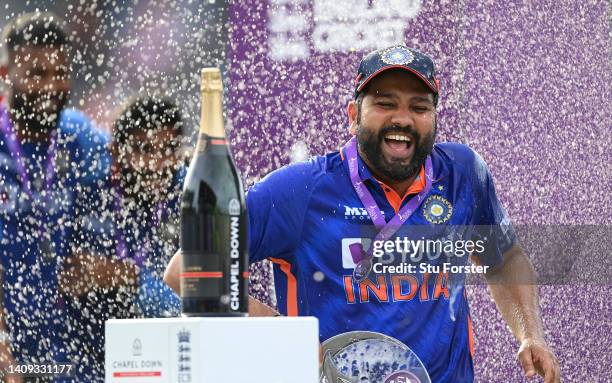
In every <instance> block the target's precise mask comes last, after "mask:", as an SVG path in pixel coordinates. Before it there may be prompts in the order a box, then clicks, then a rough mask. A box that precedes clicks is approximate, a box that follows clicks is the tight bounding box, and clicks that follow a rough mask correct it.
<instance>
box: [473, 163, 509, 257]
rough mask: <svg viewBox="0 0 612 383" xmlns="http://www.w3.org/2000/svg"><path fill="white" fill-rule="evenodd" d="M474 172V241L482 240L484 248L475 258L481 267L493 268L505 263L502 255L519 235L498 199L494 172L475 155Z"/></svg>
mask: <svg viewBox="0 0 612 383" xmlns="http://www.w3.org/2000/svg"><path fill="white" fill-rule="evenodd" d="M473 169H474V173H473V175H472V181H473V187H474V194H475V216H474V217H475V222H474V225H475V236H476V238H475V239H476V240H481V241H483V245H484V251H483V252H481V253H475V254H474V255H475V256H476V257H477V258H478V260H479V261H480V263H481V264H483V265H485V266H491V267H493V266H497V265H499V264H501V263H502V262H503V254H504V253H505V252H506V251H508V250H509V249H510V248H511V247H512V246H513V245H514V244H515V243H516V233H515V231H514V228H513V227H512V224H511V222H510V219H509V217H508V215H507V213H506V211H505V209H504V208H503V206H502V204H501V202H500V201H499V199H498V198H497V193H496V191H495V185H494V183H493V177H492V175H491V172H490V171H489V168H488V167H487V165H486V163H485V162H484V160H483V159H482V157H480V156H479V155H478V154H476V153H475V156H474V167H473Z"/></svg>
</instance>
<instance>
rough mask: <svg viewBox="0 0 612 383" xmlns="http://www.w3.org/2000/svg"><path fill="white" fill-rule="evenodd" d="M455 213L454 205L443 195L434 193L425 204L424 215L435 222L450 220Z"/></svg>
mask: <svg viewBox="0 0 612 383" xmlns="http://www.w3.org/2000/svg"><path fill="white" fill-rule="evenodd" d="M451 215H453V205H451V203H450V202H448V200H447V199H446V198H444V197H442V196H441V195H432V196H429V198H427V199H426V200H425V203H424V204H423V216H424V217H425V219H426V220H427V221H429V222H431V223H433V224H440V223H444V222H446V221H448V220H449V219H450V217H451Z"/></svg>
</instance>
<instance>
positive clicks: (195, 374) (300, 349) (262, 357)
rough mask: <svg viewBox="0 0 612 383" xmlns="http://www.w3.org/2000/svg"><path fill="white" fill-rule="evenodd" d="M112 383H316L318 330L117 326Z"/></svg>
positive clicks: (261, 322)
mask: <svg viewBox="0 0 612 383" xmlns="http://www.w3.org/2000/svg"><path fill="white" fill-rule="evenodd" d="M105 352H106V355H105V364H106V367H105V368H106V382H107V383H136V382H138V383H149V382H150V383H162V382H163V383H208V382H214V383H239V382H249V383H259V382H261V383H264V382H265V383H316V382H317V381H318V374H319V323H318V321H317V319H316V318H313V317H297V318H286V317H276V318H168V319H113V320H109V321H107V322H106V348H105Z"/></svg>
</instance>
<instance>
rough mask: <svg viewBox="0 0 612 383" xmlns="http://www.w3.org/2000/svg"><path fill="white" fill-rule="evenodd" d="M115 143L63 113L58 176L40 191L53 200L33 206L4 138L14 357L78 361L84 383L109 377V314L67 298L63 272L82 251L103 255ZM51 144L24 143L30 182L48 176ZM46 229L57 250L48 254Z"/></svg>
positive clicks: (3, 231) (6, 294) (1, 212)
mask: <svg viewBox="0 0 612 383" xmlns="http://www.w3.org/2000/svg"><path fill="white" fill-rule="evenodd" d="M0 107H1V106H0ZM107 142H108V139H107V137H106V135H104V134H103V133H102V132H100V131H98V130H97V129H95V127H94V126H93V124H92V122H91V121H90V120H89V119H88V118H87V117H85V116H84V115H83V114H82V113H80V112H78V111H76V110H64V111H62V113H61V115H60V121H59V124H58V134H57V143H58V144H57V151H56V157H55V164H54V166H55V177H54V179H53V182H52V184H51V187H50V188H49V189H48V190H42V189H44V188H41V187H40V183H39V186H35V187H34V190H33V191H32V196H33V198H32V199H33V200H34V201H41V199H42V198H46V202H45V203H36V202H35V203H31V201H30V200H29V198H26V193H25V192H24V191H23V190H22V183H21V181H20V177H19V175H18V174H19V172H18V169H17V166H16V164H15V161H14V159H13V157H12V156H11V153H10V151H9V150H8V148H7V140H6V137H4V135H3V134H2V133H0V257H1V258H2V267H3V271H4V272H3V279H4V280H3V305H4V308H5V311H6V313H7V315H6V316H5V320H6V324H7V328H8V330H9V332H10V335H11V338H12V339H11V342H12V346H13V349H14V356H15V358H16V359H17V361H21V362H37V361H38V362H50V361H56V362H72V363H75V369H76V375H75V380H76V381H87V382H93V381H101V380H102V379H103V371H102V370H101V366H102V365H101V363H102V362H103V357H104V353H103V343H102V342H101V338H100V335H101V333H103V328H104V327H103V326H104V322H103V321H104V312H103V310H104V309H103V308H101V306H100V305H99V304H100V302H99V301H97V300H96V299H95V298H94V297H93V296H91V295H90V296H87V297H83V298H82V299H75V298H70V297H67V296H64V295H62V294H60V292H59V291H58V273H59V271H60V269H61V267H62V265H63V260H64V259H65V258H66V257H68V256H70V255H72V254H73V252H74V251H75V249H77V248H79V249H82V250H83V251H86V252H87V251H91V252H97V251H103V245H101V244H100V238H99V235H98V233H100V232H101V231H103V228H102V227H101V225H102V221H103V220H102V219H101V217H102V215H103V214H104V209H103V203H102V201H101V200H102V198H101V196H102V194H103V188H104V185H105V182H106V179H107V174H108V169H109V165H110V155H109V153H108V151H107ZM48 146H49V144H48V143H41V144H38V143H37V144H34V143H26V144H22V148H23V151H24V153H23V154H24V161H25V166H26V167H27V168H28V173H29V175H30V178H32V177H33V176H34V178H35V177H36V176H40V175H42V174H44V169H43V167H44V165H43V164H44V162H45V160H46V158H47V150H48ZM34 184H35V185H36V182H34ZM43 192H44V193H46V194H47V195H48V197H43V194H42V193H43ZM33 206H34V207H33ZM41 225H42V226H43V227H44V228H45V230H46V231H47V233H48V234H49V236H50V240H51V243H52V247H53V248H54V249H53V251H49V252H43V251H41V250H40V247H39V245H40V241H39V239H38V238H37V237H38V233H39V227H40V226H41ZM66 380H70V381H72V379H66ZM56 381H63V380H62V379H57V380H56Z"/></svg>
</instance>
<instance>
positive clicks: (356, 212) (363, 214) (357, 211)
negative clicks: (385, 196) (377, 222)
mask: <svg viewBox="0 0 612 383" xmlns="http://www.w3.org/2000/svg"><path fill="white" fill-rule="evenodd" d="M380 213H381V214H382V215H384V214H385V212H384V211H382V210H381V211H380ZM368 218H369V214H368V211H367V210H366V209H365V208H364V207H351V206H347V205H344V219H359V220H365V219H368Z"/></svg>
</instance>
